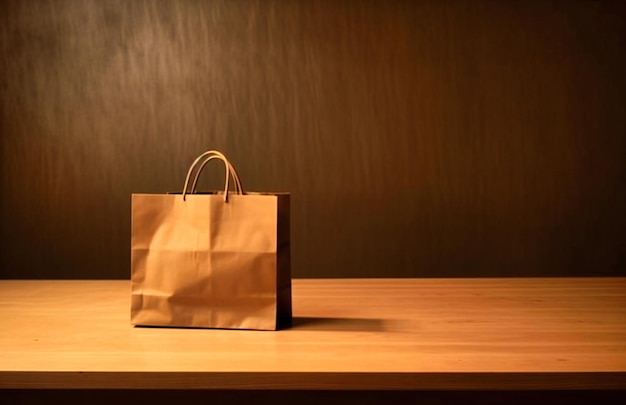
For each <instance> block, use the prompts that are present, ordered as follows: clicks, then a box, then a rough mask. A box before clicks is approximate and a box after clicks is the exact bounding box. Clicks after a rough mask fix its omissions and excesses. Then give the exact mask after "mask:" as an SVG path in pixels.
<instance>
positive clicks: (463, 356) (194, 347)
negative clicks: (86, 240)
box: [0, 278, 626, 390]
mask: <svg viewBox="0 0 626 405" xmlns="http://www.w3.org/2000/svg"><path fill="white" fill-rule="evenodd" d="M293 305H294V326H293V327H292V328H290V329H287V330H282V331H278V332H260V331H238V330H209V329H171V328H137V327H132V326H131V325H130V323H129V311H130V285H129V282H128V281H121V280H120V281H78V280H76V281H74V280H72V281H21V280H5V281H0V388H146V389H150V388H213V389H325V390H329V389H330V390H333V389H402V390H405V389H626V278H518V279H336V280H294V281H293Z"/></svg>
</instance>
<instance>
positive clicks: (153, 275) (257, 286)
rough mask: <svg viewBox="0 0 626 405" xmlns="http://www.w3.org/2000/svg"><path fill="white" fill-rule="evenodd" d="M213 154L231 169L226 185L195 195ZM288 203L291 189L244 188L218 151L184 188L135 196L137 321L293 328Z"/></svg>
mask: <svg viewBox="0 0 626 405" xmlns="http://www.w3.org/2000/svg"><path fill="white" fill-rule="evenodd" d="M212 159H219V160H221V161H222V162H223V163H224V166H225V168H226V170H225V171H226V182H225V183H226V184H225V188H224V191H223V192H220V193H207V194H193V192H194V190H195V186H196V183H197V178H198V175H199V174H200V172H201V171H202V169H203V168H204V165H205V164H206V163H207V162H208V161H210V160H212ZM194 172H195V178H194ZM192 178H193V182H192V187H191V192H192V193H187V189H188V185H189V184H190V182H191V181H192ZM229 178H230V179H232V182H233V184H234V187H235V191H234V192H231V191H229V185H230V184H229ZM289 203H290V195H289V194H287V193H275V194H272V193H249V192H246V193H244V192H243V189H242V187H241V181H240V179H239V176H238V175H237V172H236V171H235V169H234V167H233V166H232V164H231V163H230V162H229V161H228V160H227V159H226V157H225V156H224V155H222V154H221V153H219V152H216V151H208V152H205V153H203V154H202V155H200V156H199V157H198V159H196V161H195V162H194V163H193V164H192V166H191V168H190V169H189V172H188V174H187V179H186V181H185V185H184V188H183V192H182V193H181V194H133V195H132V231H131V324H133V325H146V326H179V327H206V328H229V329H230V328H232V329H260V330H276V329H279V328H282V327H286V326H288V325H289V324H290V323H291V265H290V235H289V228H290V224H289V221H290V211H289Z"/></svg>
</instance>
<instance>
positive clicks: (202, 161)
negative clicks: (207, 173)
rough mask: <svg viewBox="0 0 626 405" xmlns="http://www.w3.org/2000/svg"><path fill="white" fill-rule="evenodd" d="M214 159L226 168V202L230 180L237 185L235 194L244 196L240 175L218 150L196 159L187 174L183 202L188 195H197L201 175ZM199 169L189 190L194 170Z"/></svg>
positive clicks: (226, 200)
mask: <svg viewBox="0 0 626 405" xmlns="http://www.w3.org/2000/svg"><path fill="white" fill-rule="evenodd" d="M213 159H219V160H221V161H222V162H224V167H225V168H226V178H225V181H224V202H228V188H229V183H230V182H229V179H230V178H232V180H233V183H234V184H235V193H237V194H243V193H244V191H243V187H242V185H241V180H240V179H239V175H238V174H237V171H236V170H235V168H234V166H233V165H232V164H231V163H230V162H229V161H228V159H227V158H226V156H224V154H223V153H221V152H218V151H216V150H209V151H206V152H204V153H203V154H201V155H200V156H198V157H197V158H196V160H195V161H194V162H193V163H192V164H191V166H190V167H189V171H188V172H187V177H186V178H185V185H184V186H183V201H185V197H186V195H187V194H191V193H195V191H196V186H197V184H198V178H199V177H200V173H201V172H202V170H203V169H204V166H206V164H207V163H209V162H210V161H211V160H213ZM196 168H198V170H197V171H196V175H195V176H194V179H193V182H192V183H191V190H189V182H190V180H191V177H192V174H193V172H194V169H196Z"/></svg>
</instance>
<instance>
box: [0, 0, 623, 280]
mask: <svg viewBox="0 0 626 405" xmlns="http://www.w3.org/2000/svg"><path fill="white" fill-rule="evenodd" d="M0 3H1V4H0V91H1V94H2V97H1V98H0V132H1V136H0V153H1V155H0V179H1V181H0V216H1V217H0V238H1V239H0V276H2V277H3V278H93V279H97V278H120V279H125V278H127V277H128V274H129V265H128V263H129V240H130V235H129V230H130V224H129V221H130V213H129V212H130V194H131V193H132V192H152V193H157V192H167V191H171V190H180V189H181V188H182V184H183V181H184V174H185V171H186V170H187V168H188V165H189V164H190V163H191V162H192V161H193V159H194V157H195V156H197V155H198V154H200V153H201V152H203V151H205V150H207V149H219V150H222V151H223V152H225V153H226V154H227V155H228V156H229V157H230V158H231V160H232V161H233V162H234V163H235V165H236V166H237V168H238V169H239V172H240V174H241V176H242V178H243V181H244V184H245V185H247V186H248V187H249V189H250V190H255V191H290V192H292V194H293V199H292V204H293V211H292V212H293V218H292V222H293V224H292V228H293V232H292V235H293V240H292V247H293V261H294V263H293V269H294V274H295V275H296V276H298V277H416V276H419V277H421V276H428V277H439V276H446V277H448V276H449V277H454V276H456V277H459V276H494V277H500V276H568V275H569V276H576V275H578V276H581V275H591V276H593V275H596V276H597V275H621V276H623V275H626V264H625V263H626V262H625V260H624V258H625V257H626V256H625V250H624V240H626V216H624V215H622V210H623V207H624V206H626V188H625V187H624V174H625V160H624V158H623V156H624V150H626V144H625V142H626V141H625V140H626V137H625V136H624V134H625V133H626V126H625V125H626V124H625V122H626V121H625V120H624V119H623V112H624V111H625V110H626V79H625V75H624V72H625V71H626V56H625V55H626V53H625V52H624V51H623V50H624V46H623V45H624V43H625V41H626V24H624V21H625V16H626V13H625V12H624V7H623V6H620V5H619V3H620V2H612V1H587V0H572V1H550V2H546V1H534V0H530V1H522V2H520V1H490V0H477V1H471V2H463V1H439V0H425V1H404V0H390V1H389V0H368V1H350V0H333V1H317V0H302V1H288V2H285V1H279V0H269V1H248V0H235V1H232V0H228V1H224V0H209V1H194V0H181V1H174V2H172V1H161V0H132V1H130V0H111V1H105V2H101V1H83V0H59V1H54V2H50V1H43V0H31V1H17V0H7V1H2V2H0ZM211 170H217V169H211ZM211 170H209V171H208V172H207V174H206V176H205V177H204V178H203V183H202V187H203V188H206V189H210V188H220V187H221V186H220V185H218V180H219V179H221V174H220V175H214V173H215V172H211ZM212 174H213V175H212ZM214 179H215V180H214Z"/></svg>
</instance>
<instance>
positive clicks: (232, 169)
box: [191, 155, 244, 194]
mask: <svg viewBox="0 0 626 405" xmlns="http://www.w3.org/2000/svg"><path fill="white" fill-rule="evenodd" d="M213 159H219V157H218V156H216V155H213V156H209V157H208V158H206V159H205V160H204V161H203V162H202V164H200V168H199V169H198V170H197V171H196V175H195V177H194V180H193V182H192V183H191V192H192V193H193V192H195V190H196V185H197V184H198V180H199V179H200V173H201V172H202V170H203V169H204V166H205V165H206V164H207V163H209V162H210V161H211V160H213ZM196 166H197V165H196ZM228 168H229V169H230V176H231V178H232V179H233V182H234V183H235V193H236V194H244V191H243V186H242V185H241V180H240V179H239V175H238V174H237V171H236V170H235V167H234V166H233V165H232V163H230V161H229V162H228Z"/></svg>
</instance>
